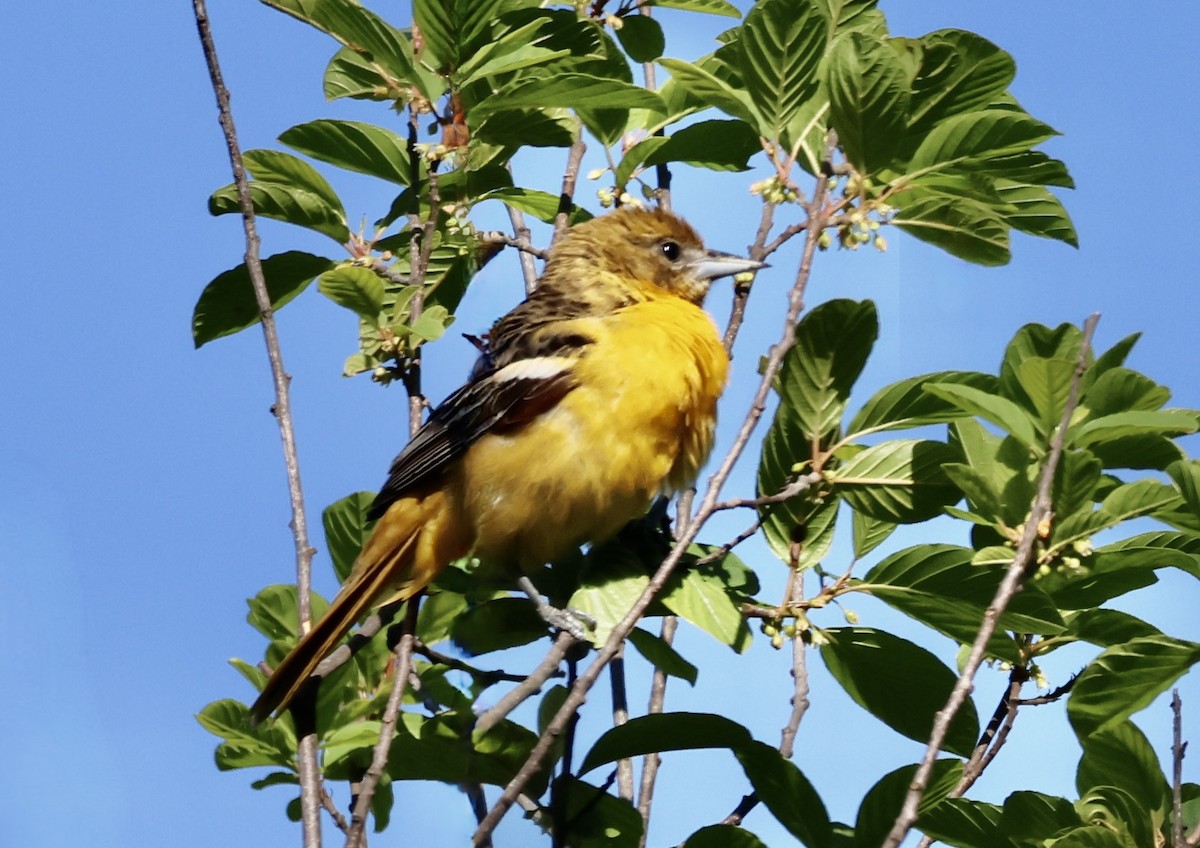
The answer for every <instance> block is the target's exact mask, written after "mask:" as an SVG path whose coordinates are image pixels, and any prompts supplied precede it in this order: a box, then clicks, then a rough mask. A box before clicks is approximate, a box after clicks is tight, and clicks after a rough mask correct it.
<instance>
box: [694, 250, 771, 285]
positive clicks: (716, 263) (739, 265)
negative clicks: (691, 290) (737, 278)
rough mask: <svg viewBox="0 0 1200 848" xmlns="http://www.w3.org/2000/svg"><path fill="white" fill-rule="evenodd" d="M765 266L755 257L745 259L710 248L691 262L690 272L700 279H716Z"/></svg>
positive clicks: (765, 265)
mask: <svg viewBox="0 0 1200 848" xmlns="http://www.w3.org/2000/svg"><path fill="white" fill-rule="evenodd" d="M765 267H767V264H766V263H765V262H759V261H758V260H757V259H747V258H745V257H744V256H734V255H732V254H730V253H721V252H720V251H718V250H710V251H708V252H707V253H705V255H704V256H703V258H701V259H699V260H697V261H696V262H694V263H693V264H692V273H693V274H695V276H696V277H698V278H699V279H702V280H716V279H719V278H720V277H729V276H732V275H734V274H744V273H745V272H747V271H757V270H758V269H759V268H765Z"/></svg>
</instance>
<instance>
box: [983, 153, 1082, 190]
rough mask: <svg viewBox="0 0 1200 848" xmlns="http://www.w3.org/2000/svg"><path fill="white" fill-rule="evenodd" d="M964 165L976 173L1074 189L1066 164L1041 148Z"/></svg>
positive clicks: (1031, 183) (1013, 180)
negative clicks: (1051, 156) (1043, 151)
mask: <svg viewBox="0 0 1200 848" xmlns="http://www.w3.org/2000/svg"><path fill="white" fill-rule="evenodd" d="M965 167H966V168H967V169H968V170H969V171H971V172H972V173H976V174H985V175H987V176H990V177H998V178H1001V179H1006V180H1011V181H1012V182H1015V183H1023V184H1026V185H1045V186H1057V187H1058V188H1075V180H1073V179H1072V178H1071V175H1070V174H1069V173H1067V166H1066V165H1064V164H1063V163H1062V162H1061V161H1059V160H1058V159H1052V158H1050V157H1049V156H1047V155H1046V154H1045V153H1042V152H1041V151H1040V150H1026V151H1024V152H1023V153H1009V154H1007V155H1004V156H995V157H993V158H991V159H985V160H983V161H978V162H969V163H966V164H965Z"/></svg>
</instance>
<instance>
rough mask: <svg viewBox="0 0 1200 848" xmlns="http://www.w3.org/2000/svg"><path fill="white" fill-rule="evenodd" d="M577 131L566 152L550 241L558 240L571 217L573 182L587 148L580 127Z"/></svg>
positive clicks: (576, 177) (573, 198) (573, 199)
mask: <svg viewBox="0 0 1200 848" xmlns="http://www.w3.org/2000/svg"><path fill="white" fill-rule="evenodd" d="M578 133H579V135H578V137H577V138H576V140H575V143H574V144H572V145H571V151H570V152H569V153H568V154H567V168H566V170H565V171H563V180H562V193H561V194H559V196H558V214H557V215H555V216H554V236H553V238H552V239H551V243H553V242H556V241H558V237H559V236H561V235H562V234H563V233H564V232H565V231H566V229H567V224H568V223H569V222H570V219H571V206H572V205H573V204H574V202H575V182H576V180H578V179H579V166H580V164H582V162H583V154H584V152H585V151H586V150H587V145H586V144H584V143H583V129H582V127H581V128H580V129H579V130H578Z"/></svg>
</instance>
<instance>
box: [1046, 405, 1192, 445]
mask: <svg viewBox="0 0 1200 848" xmlns="http://www.w3.org/2000/svg"><path fill="white" fill-rule="evenodd" d="M1196 429H1197V426H1196V419H1195V417H1194V416H1193V415H1191V414H1190V413H1188V412H1184V411H1183V410H1176V409H1159V410H1145V411H1138V412H1116V413H1113V414H1112V415H1102V416H1100V417H1099V418H1092V419H1090V420H1088V421H1085V422H1084V423H1083V424H1081V425H1079V427H1078V429H1073V430H1072V432H1071V434H1070V440H1071V443H1072V444H1073V445H1077V446H1079V447H1089V446H1091V445H1094V444H1097V443H1099V442H1108V441H1112V440H1113V439H1119V438H1121V437H1123V436H1140V435H1145V434H1147V433H1158V434H1161V435H1164V436H1182V435H1186V434H1188V433H1194V432H1196Z"/></svg>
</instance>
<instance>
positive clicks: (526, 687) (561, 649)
mask: <svg viewBox="0 0 1200 848" xmlns="http://www.w3.org/2000/svg"><path fill="white" fill-rule="evenodd" d="M575 641H576V640H575V637H574V636H572V635H571V634H570V633H559V634H558V638H557V639H555V640H554V644H552V645H551V646H550V650H549V651H547V652H546V656H544V657H543V658H542V661H541V662H540V663H539V664H538V666H537V668H535V669H534V670H533V671H532V672H531V673H530V675H529V676H528V677H526V678H525V680H524V681H522V683H521V685H520V686H516V687H513V689H512V691H510V692H508V694H506V695H505V696H504V697H503V698H501V699H500V700H499V701H497V702H496V706H494V707H492V708H491V709H490V710H488V711H487V712H485V713H484V714H483V715H481V716H480V717H479V719H478V720H477V721H476V722H475V732H476V733H478V734H480V735H482V734H484V733H487V732H488V731H489V730H490V729H491V728H493V727H495V726H496V725H497V724H499V723H500V722H501V721H503V720H504V717H505V716H507V715H508V714H509V713H511V712H512V711H513V710H515V709H516V708H517V707H518V706H520V705H521V704H522V703H523V702H524V701H525V700H526V699H527V698H530V697H532V696H533V695H535V694H537V693H538V691H540V690H541V688H542V684H544V683H545V682H546V681H547V680H549V679H550V678H551V677H554V676H555V675H556V674H559V670H558V667H559V666H560V665H561V664H562V661H563V658H565V657H566V655H567V651H569V650H570V649H571V646H572V645H574V644H575Z"/></svg>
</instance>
